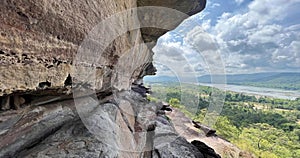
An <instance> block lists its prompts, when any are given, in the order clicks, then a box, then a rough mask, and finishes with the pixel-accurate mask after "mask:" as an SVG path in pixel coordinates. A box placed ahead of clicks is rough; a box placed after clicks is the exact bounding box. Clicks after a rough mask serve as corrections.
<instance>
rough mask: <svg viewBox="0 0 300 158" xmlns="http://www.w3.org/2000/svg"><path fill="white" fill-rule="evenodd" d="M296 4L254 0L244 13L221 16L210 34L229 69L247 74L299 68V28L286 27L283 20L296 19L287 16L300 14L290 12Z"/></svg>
mask: <svg viewBox="0 0 300 158" xmlns="http://www.w3.org/2000/svg"><path fill="white" fill-rule="evenodd" d="M296 3H299V1H298V0H295V1H286V0H255V1H253V2H251V3H250V4H249V5H248V9H247V11H246V12H244V13H235V14H234V13H223V14H222V16H220V18H219V20H218V21H217V23H216V25H215V26H212V27H211V29H210V30H209V31H211V32H212V34H214V35H215V36H216V38H217V40H218V43H219V44H220V46H221V49H223V50H222V52H223V56H224V58H225V60H226V65H227V66H229V67H228V70H230V69H232V68H234V67H236V69H240V70H242V69H247V70H248V71H263V70H273V71H277V70H278V69H287V68H290V69H294V70H296V69H297V68H299V66H300V65H299V63H298V61H299V58H300V56H299V53H298V52H299V49H298V50H297V46H298V42H299V41H300V38H299V37H300V36H299V35H300V34H299V31H300V27H299V25H292V26H288V27H287V24H286V23H284V22H283V20H284V19H285V18H286V17H289V18H296V17H295V16H294V17H292V16H290V15H289V14H295V12H298V13H299V11H295V10H294V11H293V7H294V5H295V4H296ZM291 11H293V12H291ZM233 54H234V55H235V58H232V55H233ZM237 58H238V59H237ZM237 61H238V62H237ZM297 64H298V65H297ZM237 71H238V70H237Z"/></svg>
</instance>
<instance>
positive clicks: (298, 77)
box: [145, 72, 300, 90]
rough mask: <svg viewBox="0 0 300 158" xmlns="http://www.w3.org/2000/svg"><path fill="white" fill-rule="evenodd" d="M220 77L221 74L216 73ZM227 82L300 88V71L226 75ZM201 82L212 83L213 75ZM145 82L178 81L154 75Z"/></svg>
mask: <svg viewBox="0 0 300 158" xmlns="http://www.w3.org/2000/svg"><path fill="white" fill-rule="evenodd" d="M214 77H216V78H217V77H220V75H214ZM226 78H227V84H234V85H248V86H256V87H268V88H279V89H285V90H300V73H293V72H268V73H253V74H234V75H226ZM198 81H199V82H200V83H211V76H210V75H204V76H200V77H198ZM145 82H152V83H153V82H160V83H161V82H165V83H168V82H178V80H177V79H176V77H169V76H153V77H147V78H146V79H145Z"/></svg>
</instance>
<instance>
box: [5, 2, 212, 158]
mask: <svg viewBox="0 0 300 158" xmlns="http://www.w3.org/2000/svg"><path fill="white" fill-rule="evenodd" d="M205 4H206V0H126V1H123V0H72V1H69V0H64V1H57V0H2V1H1V3H0V10H1V13H0V21H1V23H0V71H1V73H0V105H1V107H0V108H1V109H0V157H22V158H23V157H89V158H92V157H109V158H111V157H127V158H134V157H149V158H150V157H158V158H160V157H163V158H164V157H166V158H169V157H195V158H202V157H207V156H205V155H206V154H203V152H204V151H205V150H204V149H205V148H206V146H205V145H204V144H201V143H198V144H201V145H193V144H191V143H189V142H188V141H187V140H185V139H184V138H183V137H180V136H178V133H177V132H176V130H175V128H174V127H173V125H172V124H171V123H170V122H169V120H168V119H167V117H166V116H165V115H164V114H161V113H162V112H161V110H160V109H161V108H160V107H161V105H159V104H157V105H156V104H153V103H150V102H149V101H148V100H147V99H145V97H144V95H141V94H139V93H137V92H135V91H136V90H135V91H133V90H131V88H132V87H133V86H134V85H136V84H137V83H139V81H140V79H141V78H143V77H144V76H145V75H153V74H155V71H156V70H155V68H154V67H153V65H152V63H151V61H152V56H153V52H151V47H153V46H154V45H155V42H156V40H157V39H158V38H159V37H160V36H162V35H163V34H164V33H166V32H167V30H163V29H155V28H142V29H137V30H131V31H128V32H127V33H125V34H123V35H121V36H119V37H118V38H116V39H115V40H114V41H113V42H112V43H111V44H110V45H109V47H108V48H106V50H105V52H104V53H103V54H102V58H103V61H102V60H101V61H102V62H101V63H100V65H101V66H99V67H97V74H96V76H97V78H96V81H95V82H97V83H101V84H100V85H101V86H99V88H98V89H96V91H97V96H98V98H99V104H98V105H97V107H101V109H100V110H99V109H97V107H96V108H95V109H94V110H93V111H92V113H91V114H90V117H91V119H92V120H91V122H94V123H96V124H95V125H93V124H92V125H93V128H95V129H106V130H107V131H109V132H103V133H98V134H97V136H95V135H94V134H91V133H90V132H89V130H87V128H86V127H85V126H84V124H83V123H82V121H81V119H80V117H79V115H78V113H77V111H76V108H75V105H74V99H73V96H72V88H71V87H72V79H73V76H72V74H73V73H72V64H73V60H74V56H75V55H76V53H77V50H78V48H79V46H80V44H81V43H82V41H83V40H84V38H85V37H86V36H87V34H88V32H89V31H90V30H91V29H92V28H93V27H94V26H96V25H97V24H98V23H99V22H101V21H102V20H104V19H106V18H108V17H110V16H112V15H114V14H115V13H118V12H120V11H124V10H127V9H130V8H135V7H141V6H161V7H168V8H173V9H176V10H179V11H181V12H183V13H186V14H188V15H193V14H195V13H198V12H200V11H201V10H203V9H204V7H205ZM132 14H134V13H132ZM137 14H139V13H137ZM144 17H146V16H139V18H144ZM170 18H171V17H170ZM171 20H172V19H171ZM183 20H184V19H176V24H174V22H172V26H171V27H172V28H175V27H176V26H177V25H179V23H180V22H182V21H183ZM123 23H124V24H125V25H131V21H130V20H128V21H126V20H124V21H123ZM173 24H174V26H173ZM143 42H147V43H150V44H149V45H148V48H143V47H142V48H140V49H137V50H133V51H130V53H127V54H126V53H124V52H128V50H130V49H131V48H132V47H133V46H134V45H136V44H140V43H143ZM149 48H150V49H149ZM120 56H122V59H120V58H119V57H120ZM124 56H125V57H124ZM121 60H122V61H121ZM117 63H118V64H117ZM116 72H118V73H120V74H116ZM133 89H134V88H133ZM113 91H114V93H113ZM113 94H115V95H114V96H113ZM81 99H84V97H83V98H81ZM79 100H80V99H79ZM117 102H118V103H117ZM103 109H105V110H106V111H105V112H106V113H105V114H103ZM102 114H103V115H102ZM107 114H109V115H107ZM88 119H89V118H88ZM91 122H90V123H91ZM102 139H103V140H102ZM104 142H106V143H104ZM107 142H108V143H107ZM197 147H198V148H197ZM199 147H204V149H199ZM208 149H209V151H210V153H214V152H212V149H211V148H208ZM210 157H218V155H210Z"/></svg>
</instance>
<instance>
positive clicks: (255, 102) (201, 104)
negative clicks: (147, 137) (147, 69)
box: [151, 83, 300, 158]
mask: <svg viewBox="0 0 300 158" xmlns="http://www.w3.org/2000/svg"><path fill="white" fill-rule="evenodd" d="M183 87H184V88H182V89H181V88H180V86H179V85H176V84H175V83H174V84H166V85H152V91H153V92H154V93H153V95H152V96H151V97H153V98H156V99H157V100H163V101H167V102H169V103H170V104H171V105H172V106H174V107H176V108H179V109H181V110H182V111H183V112H184V113H186V114H187V116H189V117H191V118H192V119H194V120H197V121H200V122H201V121H203V118H204V116H205V114H206V111H207V107H208V106H209V104H210V101H211V99H212V97H211V96H212V94H213V92H214V93H222V91H220V90H217V89H215V88H211V87H205V86H195V85H184V86H183ZM183 99H184V100H183ZM196 101H197V102H196ZM196 103H198V104H196ZM183 104H184V105H183ZM299 120H300V98H298V99H296V100H285V99H275V98H269V97H257V96H256V97H255V96H249V95H245V94H240V93H234V92H227V94H226V96H225V103H224V107H223V111H222V113H221V116H220V117H219V119H218V122H217V123H216V124H215V125H214V127H213V128H215V129H217V134H218V135H219V136H221V137H223V138H225V139H227V140H229V141H231V142H232V143H233V144H235V145H237V146H239V147H240V148H242V149H243V150H246V151H249V152H251V153H254V154H255V155H256V156H257V157H262V158H298V157H299V155H300V124H299Z"/></svg>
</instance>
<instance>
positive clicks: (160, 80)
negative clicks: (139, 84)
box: [144, 76, 179, 83]
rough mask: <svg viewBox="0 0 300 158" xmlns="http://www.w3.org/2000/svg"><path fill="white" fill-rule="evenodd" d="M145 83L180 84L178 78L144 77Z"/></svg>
mask: <svg viewBox="0 0 300 158" xmlns="http://www.w3.org/2000/svg"><path fill="white" fill-rule="evenodd" d="M144 82H147V83H169V82H179V81H178V79H177V78H176V77H170V76H147V77H144Z"/></svg>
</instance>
